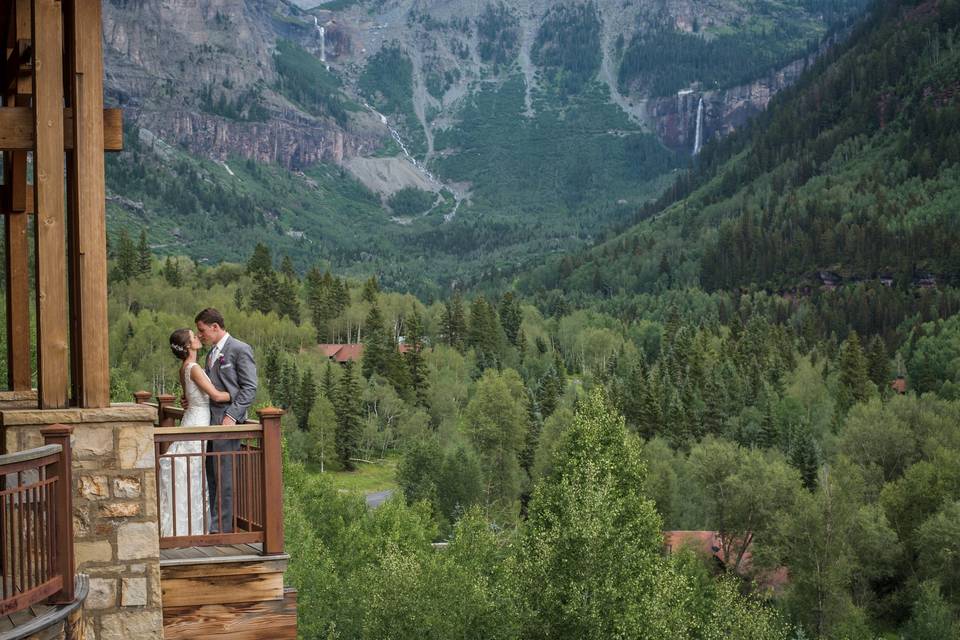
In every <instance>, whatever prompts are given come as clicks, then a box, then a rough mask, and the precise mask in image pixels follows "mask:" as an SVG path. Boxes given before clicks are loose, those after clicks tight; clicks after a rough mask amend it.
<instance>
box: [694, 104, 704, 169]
mask: <svg viewBox="0 0 960 640" xmlns="http://www.w3.org/2000/svg"><path fill="white" fill-rule="evenodd" d="M701 147H703V96H701V97H700V103H699V104H698V105H697V134H696V137H694V139H693V155H697V154H699V153H700V149H701Z"/></svg>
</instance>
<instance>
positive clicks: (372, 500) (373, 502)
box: [366, 489, 393, 509]
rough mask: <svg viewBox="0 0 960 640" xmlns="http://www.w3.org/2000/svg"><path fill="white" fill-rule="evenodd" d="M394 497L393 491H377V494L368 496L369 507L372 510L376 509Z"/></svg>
mask: <svg viewBox="0 0 960 640" xmlns="http://www.w3.org/2000/svg"><path fill="white" fill-rule="evenodd" d="M392 495H393V489H389V490H387V491H377V492H376V493H368V494H367V495H366V498H367V506H368V507H370V508H371V509H375V508H376V507H379V506H380V505H381V504H383V503H384V502H386V501H387V500H388V499H389V498H390V496H392Z"/></svg>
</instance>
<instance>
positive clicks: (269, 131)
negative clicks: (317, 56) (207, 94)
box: [144, 109, 381, 169]
mask: <svg viewBox="0 0 960 640" xmlns="http://www.w3.org/2000/svg"><path fill="white" fill-rule="evenodd" d="M144 115H145V119H148V121H149V123H150V124H149V126H150V128H151V131H153V132H154V133H155V134H157V135H158V136H159V137H160V138H162V139H164V140H171V141H173V140H175V141H177V142H179V143H181V144H183V145H184V146H186V147H187V148H188V149H190V150H191V151H192V152H194V153H196V154H198V155H206V156H209V157H212V158H217V159H221V160H224V159H226V158H227V157H228V156H230V155H239V156H243V157H245V158H252V159H254V160H257V161H258V162H277V163H279V164H281V165H283V166H285V167H287V168H290V169H297V168H302V167H306V166H309V165H311V164H315V163H317V162H330V163H335V164H341V163H342V162H343V161H344V159H345V158H349V157H353V156H356V155H362V154H363V153H364V152H372V151H375V150H376V148H377V147H378V146H379V145H380V143H381V137H380V136H379V135H376V134H370V133H367V134H364V133H349V132H347V131H344V130H343V129H341V128H339V127H336V126H329V125H326V126H325V125H323V124H318V122H317V121H316V120H311V119H307V118H297V117H294V118H291V119H282V118H272V119H270V120H269V121H267V122H235V121H232V120H227V119H225V118H219V117H216V116H211V115H207V114H203V113H197V112H195V111H191V110H188V109H179V110H170V111H155V112H150V113H145V114H144Z"/></svg>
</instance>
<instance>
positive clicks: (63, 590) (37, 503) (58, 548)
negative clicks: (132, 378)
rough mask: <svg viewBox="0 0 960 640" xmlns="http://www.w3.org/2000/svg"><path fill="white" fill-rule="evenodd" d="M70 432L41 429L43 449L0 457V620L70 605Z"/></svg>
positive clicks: (71, 532) (71, 559)
mask: <svg viewBox="0 0 960 640" xmlns="http://www.w3.org/2000/svg"><path fill="white" fill-rule="evenodd" d="M72 431H73V428H72V427H66V426H63V425H54V426H51V427H47V428H45V429H41V433H42V434H43V438H44V442H45V445H44V446H42V447H38V448H36V449H30V450H27V451H21V452H19V453H11V454H7V455H3V456H0V483H2V484H0V502H2V506H3V509H2V520H0V568H2V585H0V596H2V600H0V616H5V615H10V614H11V613H15V612H17V611H20V610H22V609H25V608H27V607H29V606H32V605H34V604H37V603H38V602H40V601H42V600H47V601H48V602H50V603H51V604H67V603H70V602H73V599H74V579H73V578H74V576H73V573H74V564H73V505H72V498H71V480H70V473H71V467H70V434H71V433H72Z"/></svg>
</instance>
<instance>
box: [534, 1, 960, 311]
mask: <svg viewBox="0 0 960 640" xmlns="http://www.w3.org/2000/svg"><path fill="white" fill-rule="evenodd" d="M958 25H960V2H958V1H957V0H944V1H941V2H933V1H927V2H893V1H885V2H880V3H878V4H877V6H876V7H875V9H874V11H873V13H872V15H871V17H870V19H869V20H868V21H866V22H864V23H863V25H861V27H860V28H859V29H858V30H857V31H856V33H855V34H854V35H853V36H852V37H851V39H850V40H848V42H847V43H846V44H845V45H844V46H842V47H839V48H837V49H836V50H834V51H833V52H832V53H830V54H829V55H827V56H826V57H824V58H823V59H821V60H820V61H818V62H817V63H816V64H815V65H814V66H813V67H812V68H811V69H810V70H809V71H808V72H807V73H806V75H804V76H803V78H802V79H801V80H800V81H799V82H798V83H797V84H796V85H795V86H794V87H792V88H790V89H788V90H786V91H784V92H783V93H782V94H780V95H778V96H777V97H776V98H774V100H773V101H772V103H771V105H770V108H769V110H768V111H767V112H766V113H765V114H763V115H762V116H760V117H758V118H757V119H756V120H754V121H753V122H752V123H751V125H750V126H748V127H746V128H744V129H742V130H741V131H739V132H737V133H736V134H734V135H732V136H730V137H729V138H727V139H725V140H724V141H722V142H718V143H712V144H708V145H706V146H705V147H704V150H703V153H702V154H701V156H700V157H699V158H698V162H697V165H696V167H695V168H694V169H693V170H692V171H691V172H690V173H689V174H686V175H684V176H682V177H681V178H680V179H678V180H677V181H676V183H675V184H674V185H673V187H672V188H671V189H669V190H668V191H667V193H666V194H665V195H664V196H663V197H662V198H661V199H660V201H659V202H658V203H656V204H655V205H650V206H648V207H646V208H645V209H644V211H643V212H642V214H641V216H642V217H646V218H647V219H645V220H643V221H641V222H639V223H638V224H636V225H634V226H632V227H630V228H628V229H627V230H625V231H624V232H623V233H620V234H615V235H613V234H612V237H610V238H609V239H607V240H606V241H605V242H603V243H600V244H599V245H598V246H596V247H594V248H592V249H589V250H587V251H583V252H580V253H578V254H577V255H575V256H567V257H564V258H562V259H560V260H557V261H555V262H551V263H550V264H549V265H547V266H545V267H544V268H541V269H539V270H537V271H536V272H535V273H534V274H532V275H531V276H529V277H527V278H525V279H524V280H523V282H524V286H525V287H526V288H528V289H529V290H540V291H550V290H556V291H558V292H563V295H564V296H566V297H567V298H568V299H569V298H573V299H577V298H579V299H581V300H585V299H594V298H595V297H597V296H600V297H602V298H607V299H610V300H616V299H620V300H626V299H629V298H631V297H632V296H635V295H636V294H643V293H655V292H658V291H663V290H664V289H668V288H691V287H701V288H703V289H705V290H706V291H708V292H709V291H716V290H734V291H736V290H750V289H754V290H755V289H763V290H767V291H769V292H772V293H777V294H779V295H782V296H785V297H790V296H796V295H804V296H809V295H814V296H819V295H822V294H825V293H826V292H829V291H834V290H838V289H839V290H840V292H839V294H838V295H841V296H843V295H845V294H844V292H845V291H846V292H853V291H859V292H860V294H862V295H855V296H853V297H852V298H851V299H854V298H855V299H856V301H857V303H856V305H854V306H853V307H851V308H850V309H849V312H850V322H852V323H853V324H854V325H855V326H857V325H858V324H859V323H861V320H862V324H864V325H867V324H870V323H871V322H873V321H874V320H875V321H877V322H881V323H882V322H883V317H884V314H883V312H882V310H883V308H884V305H885V304H887V303H888V302H890V301H891V300H892V299H893V298H894V294H893V292H894V291H897V290H899V291H901V292H907V293H909V292H911V291H912V292H915V293H916V295H917V296H921V298H920V300H921V302H922V295H923V292H924V291H927V290H929V289H932V288H934V287H936V286H938V285H952V286H955V285H956V284H957V283H958V282H960V261H958V257H957V252H956V247H957V246H958V243H960V217H958V213H960V49H958V48H957V46H956V44H955V33H956V30H957V27H958ZM851 295H852V293H851ZM885 301H886V302H885ZM920 306H921V307H922V306H923V305H922V304H921V305H920ZM941 312H942V313H944V314H946V313H948V312H949V310H946V309H943V310H941ZM871 314H872V316H873V318H872V320H871ZM894 315H896V314H894ZM858 328H859V327H858Z"/></svg>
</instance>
